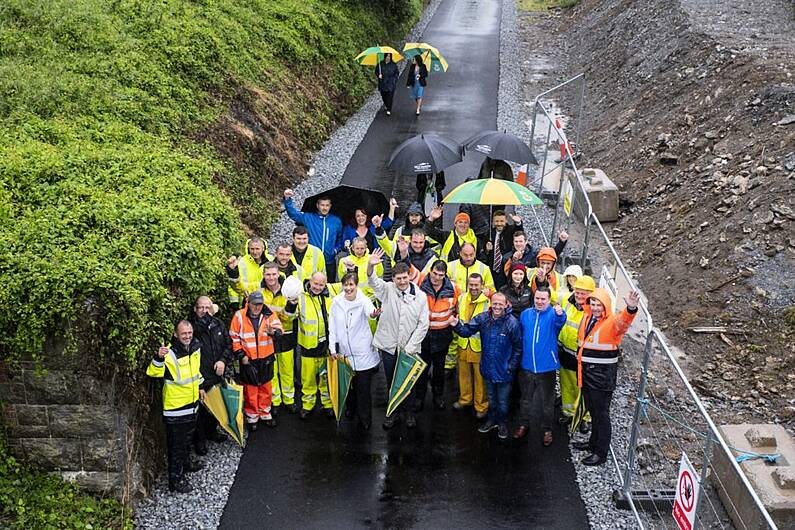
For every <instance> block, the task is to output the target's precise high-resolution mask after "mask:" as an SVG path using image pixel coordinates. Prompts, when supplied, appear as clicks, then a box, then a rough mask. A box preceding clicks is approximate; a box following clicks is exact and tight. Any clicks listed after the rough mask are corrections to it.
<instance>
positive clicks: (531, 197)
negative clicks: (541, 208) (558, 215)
mask: <svg viewBox="0 0 795 530" xmlns="http://www.w3.org/2000/svg"><path fill="white" fill-rule="evenodd" d="M444 202H446V203H455V204H501V205H502V204H513V205H520V204H522V205H531V206H535V205H539V204H542V202H541V199H539V198H538V197H537V196H536V194H535V193H533V192H532V191H530V190H528V189H527V188H525V187H524V186H522V185H521V184H517V183H515V182H511V181H508V180H502V179H494V178H491V179H478V180H470V181H468V182H464V183H463V184H461V185H459V186H458V187H456V188H455V189H454V190H453V191H451V192H450V193H448V194H447V197H445V198H444Z"/></svg>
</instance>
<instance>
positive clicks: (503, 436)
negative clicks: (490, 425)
mask: <svg viewBox="0 0 795 530" xmlns="http://www.w3.org/2000/svg"><path fill="white" fill-rule="evenodd" d="M497 438H499V439H500V440H507V439H508V426H507V425H500V426H499V427H497Z"/></svg>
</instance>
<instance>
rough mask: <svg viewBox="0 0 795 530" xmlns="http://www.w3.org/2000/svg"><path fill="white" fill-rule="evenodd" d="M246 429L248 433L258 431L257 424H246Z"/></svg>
mask: <svg viewBox="0 0 795 530" xmlns="http://www.w3.org/2000/svg"><path fill="white" fill-rule="evenodd" d="M246 428H247V429H248V432H254V431H256V430H257V422H254V423H248V422H246Z"/></svg>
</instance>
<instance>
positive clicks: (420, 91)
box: [406, 55, 428, 116]
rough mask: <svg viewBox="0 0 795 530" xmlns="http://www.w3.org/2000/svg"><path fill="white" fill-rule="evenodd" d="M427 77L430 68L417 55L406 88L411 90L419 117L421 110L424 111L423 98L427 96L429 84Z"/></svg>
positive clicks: (411, 66) (410, 67) (410, 68)
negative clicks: (426, 88) (426, 91)
mask: <svg viewBox="0 0 795 530" xmlns="http://www.w3.org/2000/svg"><path fill="white" fill-rule="evenodd" d="M427 77H428V68H427V67H426V66H425V63H424V62H423V61H422V57H420V56H419V55H415V56H414V60H413V61H412V63H411V65H410V66H409V75H408V79H407V82H406V86H407V87H409V88H411V97H412V98H413V99H414V104H415V106H416V109H415V114H416V115H417V116H419V115H420V110H421V109H422V97H423V96H424V95H425V87H426V86H427V84H428V82H427V81H426V78H427Z"/></svg>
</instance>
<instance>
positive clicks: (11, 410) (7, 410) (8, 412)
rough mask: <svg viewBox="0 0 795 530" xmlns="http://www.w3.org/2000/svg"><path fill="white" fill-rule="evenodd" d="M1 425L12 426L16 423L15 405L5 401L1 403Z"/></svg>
mask: <svg viewBox="0 0 795 530" xmlns="http://www.w3.org/2000/svg"><path fill="white" fill-rule="evenodd" d="M2 417H3V425H5V426H6V427H14V426H16V425H17V409H16V406H15V405H12V404H10V403H7V404H5V405H2Z"/></svg>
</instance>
